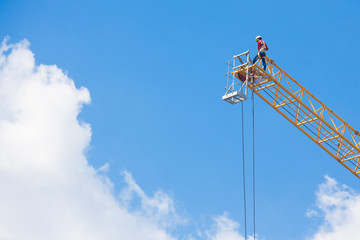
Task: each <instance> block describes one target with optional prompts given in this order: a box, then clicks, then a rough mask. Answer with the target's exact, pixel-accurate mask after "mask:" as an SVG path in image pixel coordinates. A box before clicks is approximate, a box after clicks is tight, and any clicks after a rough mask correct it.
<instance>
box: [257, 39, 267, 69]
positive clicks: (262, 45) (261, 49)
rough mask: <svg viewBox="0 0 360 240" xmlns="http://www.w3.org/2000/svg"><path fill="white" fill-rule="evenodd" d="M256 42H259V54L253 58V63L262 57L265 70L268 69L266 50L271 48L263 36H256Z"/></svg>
mask: <svg viewBox="0 0 360 240" xmlns="http://www.w3.org/2000/svg"><path fill="white" fill-rule="evenodd" d="M255 40H256V42H257V47H258V51H259V52H258V54H257V55H256V57H255V58H254V60H253V63H255V62H256V61H257V60H258V59H259V58H261V61H262V64H263V67H264V71H266V61H265V56H266V51H267V50H269V48H268V46H267V45H266V43H265V42H264V41H263V40H262V37H261V36H257V37H256V38H255Z"/></svg>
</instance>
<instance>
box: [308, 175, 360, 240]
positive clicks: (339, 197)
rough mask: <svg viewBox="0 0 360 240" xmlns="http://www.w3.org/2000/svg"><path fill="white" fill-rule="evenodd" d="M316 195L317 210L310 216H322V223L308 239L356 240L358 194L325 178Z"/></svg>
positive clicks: (359, 210) (357, 235)
mask: <svg viewBox="0 0 360 240" xmlns="http://www.w3.org/2000/svg"><path fill="white" fill-rule="evenodd" d="M325 179H326V181H325V183H323V184H321V185H320V186H319V188H318V191H317V193H316V197H317V202H316V207H317V210H316V211H315V210H310V211H309V212H310V213H311V214H309V215H310V216H322V218H323V223H322V224H321V226H320V227H319V229H318V231H317V232H316V233H315V234H314V235H313V236H311V237H310V238H309V239H312V240H325V239H326V240H342V239H349V240H357V239H359V234H358V233H359V231H358V226H359V225H360V214H359V213H360V194H359V193H355V192H354V191H353V190H352V189H350V188H349V187H348V186H346V185H342V184H339V183H338V182H337V181H336V180H335V179H333V178H330V177H328V176H326V177H325Z"/></svg>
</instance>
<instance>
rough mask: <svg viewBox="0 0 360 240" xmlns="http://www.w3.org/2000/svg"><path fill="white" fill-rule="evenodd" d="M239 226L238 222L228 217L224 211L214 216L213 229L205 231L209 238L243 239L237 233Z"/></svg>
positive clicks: (222, 239) (219, 239)
mask: <svg viewBox="0 0 360 240" xmlns="http://www.w3.org/2000/svg"><path fill="white" fill-rule="evenodd" d="M239 227H240V224H239V223H237V222H235V221H233V220H231V219H229V218H228V216H227V214H226V213H224V214H223V215H220V216H217V217H214V226H213V230H212V231H207V232H206V236H207V239H209V240H244V239H245V238H244V237H243V236H241V235H240V234H239ZM248 239H249V238H248Z"/></svg>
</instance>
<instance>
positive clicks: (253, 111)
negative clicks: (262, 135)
mask: <svg viewBox="0 0 360 240" xmlns="http://www.w3.org/2000/svg"><path fill="white" fill-rule="evenodd" d="M252 118H253V215H254V240H255V233H256V232H255V97H254V91H253V92H252Z"/></svg>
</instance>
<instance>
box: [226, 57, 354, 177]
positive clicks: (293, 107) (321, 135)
mask: <svg viewBox="0 0 360 240" xmlns="http://www.w3.org/2000/svg"><path fill="white" fill-rule="evenodd" d="M265 61H266V63H267V69H266V70H264V69H263V68H262V67H261V66H260V65H261V60H260V59H259V60H258V61H257V62H256V63H255V64H252V63H251V60H250V55H249V51H247V52H246V53H243V54H239V55H237V56H234V57H233V59H231V60H230V61H228V62H227V63H228V65H229V71H228V74H227V76H228V85H227V87H226V93H225V95H224V96H223V100H225V101H227V102H230V103H232V104H235V103H238V102H241V101H243V100H245V99H246V97H247V96H246V95H247V93H246V88H249V89H251V90H252V91H253V92H254V93H255V94H256V95H257V96H259V97H260V98H261V99H262V100H264V101H265V102H266V103H267V104H269V105H270V106H271V107H272V108H274V109H275V110H276V111H277V112H278V113H280V114H281V115H282V116H283V117H284V118H286V119H287V120H288V121H289V122H291V123H292V124H293V125H294V126H295V127H297V128H298V129H299V130H300V131H301V132H303V133H304V134H305V135H306V136H308V137H309V138H310V139H311V140H313V141H314V142H315V143H316V144H317V145H318V146H320V147H321V148H322V149H324V150H325V151H326V152H327V153H329V154H330V155H331V156H332V157H333V158H335V159H336V160H337V161H338V162H339V163H340V164H342V165H343V166H344V167H346V168H347V169H348V170H349V171H350V172H352V173H353V174H354V175H355V176H357V177H358V178H360V148H359V145H360V134H359V132H358V131H356V130H355V129H354V128H352V127H351V126H350V125H349V124H348V123H346V122H345V121H344V120H343V119H341V118H340V117H339V116H338V115H336V114H335V113H334V112H333V111H331V110H330V109H329V108H328V107H327V106H326V105H325V104H324V103H322V102H321V101H320V100H318V99H317V98H316V97H315V96H314V95H312V94H311V93H310V92H309V91H308V90H306V89H305V88H304V87H303V86H302V85H300V84H299V83H298V82H297V81H295V80H294V79H293V78H292V77H291V76H290V75H289V74H287V73H286V72H285V71H284V70H283V69H281V68H280V67H279V66H278V65H277V64H275V62H274V61H273V60H271V59H270V58H268V57H265Z"/></svg>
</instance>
